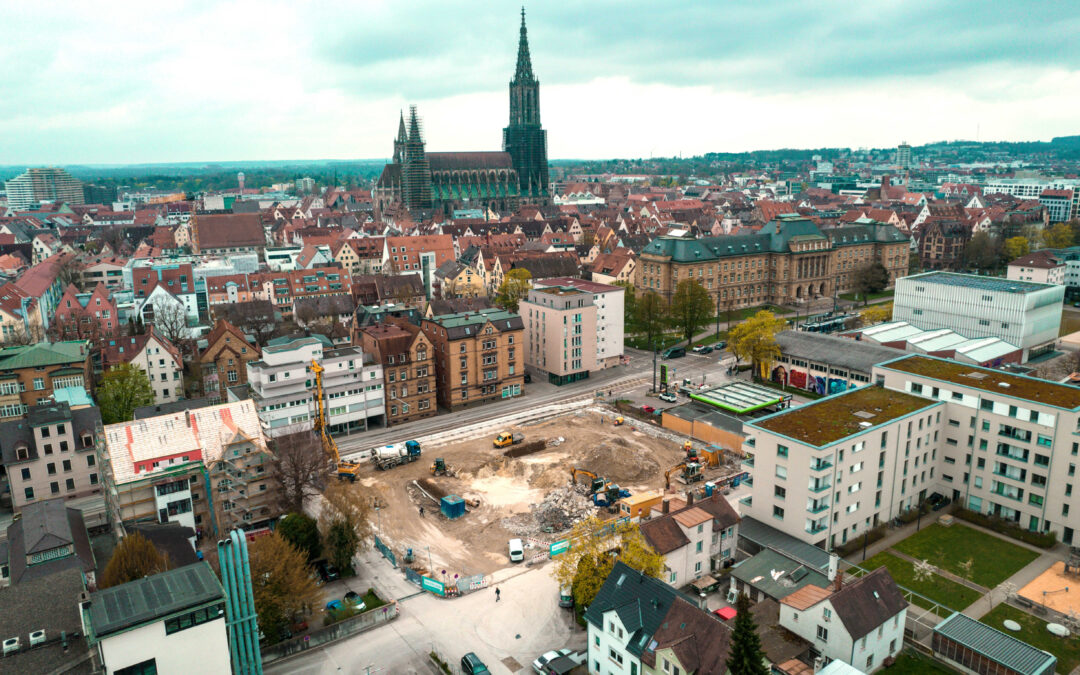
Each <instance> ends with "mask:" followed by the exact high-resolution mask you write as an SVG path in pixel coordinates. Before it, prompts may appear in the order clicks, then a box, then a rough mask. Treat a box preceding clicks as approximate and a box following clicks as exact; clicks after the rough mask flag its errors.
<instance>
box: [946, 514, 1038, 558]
mask: <svg viewBox="0 0 1080 675" xmlns="http://www.w3.org/2000/svg"><path fill="white" fill-rule="evenodd" d="M952 514H953V515H954V516H956V517H957V518H960V519H962V520H966V521H968V522H969V523H975V524H976V525H982V526H983V527H985V528H987V529H988V530H993V531H994V532H1000V533H1001V534H1004V535H1005V536H1007V537H1012V538H1013V539H1019V540H1020V541H1022V542H1026V543H1028V544H1031V545H1032V546H1038V547H1039V548H1053V547H1054V544H1056V543H1057V534H1056V533H1054V532H1032V531H1031V530H1025V529H1024V528H1022V527H1020V526H1019V525H1017V524H1016V523H1014V522H1012V521H1011V520H1004V519H1002V518H998V517H996V516H991V515H988V514H985V513H979V512H978V511H972V510H970V509H965V508H963V507H960V506H958V507H956V508H955V509H953V512H952Z"/></svg>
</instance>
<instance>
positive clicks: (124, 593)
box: [88, 562, 225, 640]
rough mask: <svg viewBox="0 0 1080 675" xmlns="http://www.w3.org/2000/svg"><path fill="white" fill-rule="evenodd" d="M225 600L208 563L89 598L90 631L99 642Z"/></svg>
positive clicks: (143, 579)
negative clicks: (128, 630) (130, 629)
mask: <svg viewBox="0 0 1080 675" xmlns="http://www.w3.org/2000/svg"><path fill="white" fill-rule="evenodd" d="M224 599H225V591H224V590H223V589H222V587H221V582H220V581H218V578H217V577H216V576H215V575H214V572H213V570H211V569H210V565H209V563H206V562H201V563H197V564H195V565H185V566H184V567H178V568H176V569H174V570H169V571H168V572H162V573H160V574H155V575H153V576H149V577H143V578H142V579H138V580H136V581H129V582H128V583H126V584H120V585H119V586H113V587H111V588H106V589H104V590H102V591H98V592H97V593H94V594H92V595H91V596H90V609H89V612H88V613H89V617H88V618H89V624H90V630H91V633H92V635H93V637H94V638H96V639H98V640H100V639H101V638H103V637H105V636H107V635H111V634H113V633H118V632H120V631H123V630H127V629H129V628H135V627H136V626H140V625H143V624H147V623H153V622H155V621H160V620H161V619H164V618H166V617H169V616H171V615H173V614H177V613H179V612H183V611H186V610H193V609H197V608H199V607H202V606H203V605H207V604H210V603H213V602H222V601H224ZM223 618H224V617H223Z"/></svg>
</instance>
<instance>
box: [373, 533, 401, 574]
mask: <svg viewBox="0 0 1080 675" xmlns="http://www.w3.org/2000/svg"><path fill="white" fill-rule="evenodd" d="M375 548H377V549H378V550H379V553H382V554H383V557H384V558H386V559H387V560H389V561H390V564H391V565H393V566H394V567H397V556H395V555H394V552H393V551H391V550H390V547H389V546H387V545H386V544H384V543H383V542H382V540H381V539H379V537H378V536H377V535H376V537H375Z"/></svg>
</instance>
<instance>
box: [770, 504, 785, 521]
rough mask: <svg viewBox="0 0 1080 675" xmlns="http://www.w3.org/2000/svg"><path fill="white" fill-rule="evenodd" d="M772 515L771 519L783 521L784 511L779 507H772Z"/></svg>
mask: <svg viewBox="0 0 1080 675" xmlns="http://www.w3.org/2000/svg"><path fill="white" fill-rule="evenodd" d="M772 515H773V518H778V519H780V520H783V519H784V509H782V508H780V507H779V506H773V507H772Z"/></svg>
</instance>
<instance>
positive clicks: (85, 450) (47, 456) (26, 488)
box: [0, 403, 102, 513]
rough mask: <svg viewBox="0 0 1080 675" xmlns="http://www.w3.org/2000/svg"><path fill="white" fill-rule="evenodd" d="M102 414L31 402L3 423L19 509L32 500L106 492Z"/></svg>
mask: <svg viewBox="0 0 1080 675" xmlns="http://www.w3.org/2000/svg"><path fill="white" fill-rule="evenodd" d="M101 433H102V428H101V413H100V412H99V411H98V409H97V408H93V407H86V408H78V409H75V410H72V409H71V407H70V406H69V405H68V404H67V403H46V404H44V405H35V406H32V407H30V409H29V410H28V411H27V413H26V417H24V418H22V419H17V420H13V421H10V422H4V423H3V424H0V451H2V453H3V462H4V471H5V472H6V474H7V477H8V484H9V486H10V488H11V503H12V506H13V507H14V510H15V512H16V513H18V512H20V511H21V510H22V509H23V507H25V506H26V505H27V504H32V503H36V502H40V501H43V500H47V499H56V498H62V499H65V500H69V499H78V498H82V497H90V496H92V495H100V494H101V489H102V481H101V475H100V468H99V463H100V457H99V455H100V452H101V447H100V444H101V440H102V436H101Z"/></svg>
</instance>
